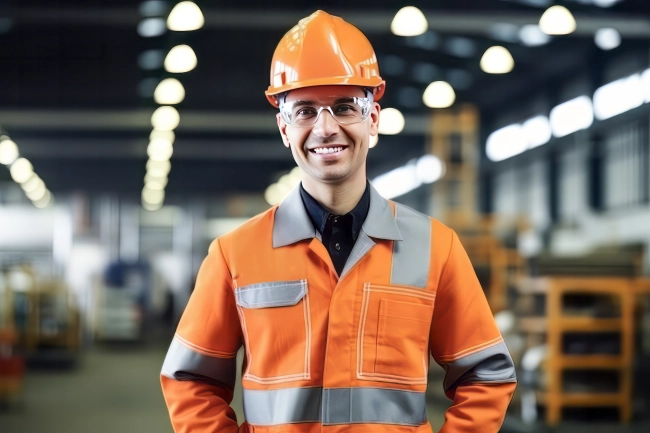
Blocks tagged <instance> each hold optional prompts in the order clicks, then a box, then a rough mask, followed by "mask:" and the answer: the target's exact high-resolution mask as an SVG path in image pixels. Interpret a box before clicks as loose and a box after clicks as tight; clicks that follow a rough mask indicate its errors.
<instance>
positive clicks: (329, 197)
mask: <svg viewBox="0 0 650 433" xmlns="http://www.w3.org/2000/svg"><path fill="white" fill-rule="evenodd" d="M302 186H303V188H305V191H307V192H308V193H309V195H311V196H312V197H314V199H316V201H318V202H319V203H320V204H322V205H323V207H324V208H325V209H327V210H328V211H329V212H330V213H331V214H334V215H345V214H347V213H348V212H350V211H351V210H352V209H354V207H355V206H356V205H357V203H359V200H361V197H362V196H363V193H364V191H365V190H366V176H365V173H363V176H357V178H355V179H349V180H347V181H346V182H342V183H340V184H329V183H321V182H315V181H314V180H313V179H311V178H308V177H307V176H305V178H303V180H302Z"/></svg>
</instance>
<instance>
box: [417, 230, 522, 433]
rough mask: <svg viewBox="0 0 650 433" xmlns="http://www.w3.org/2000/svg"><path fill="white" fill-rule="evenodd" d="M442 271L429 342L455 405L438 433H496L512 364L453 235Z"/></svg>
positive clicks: (511, 386) (508, 395)
mask: <svg viewBox="0 0 650 433" xmlns="http://www.w3.org/2000/svg"><path fill="white" fill-rule="evenodd" d="M443 266H444V268H443V270H442V272H441V274H440V282H439V285H438V292H437V295H436V305H435V308H434V313H433V320H432V324H431V334H430V339H429V341H430V350H431V355H432V356H433V359H434V360H435V361H436V362H437V363H438V364H440V365H441V366H442V367H443V368H444V370H445V379H444V390H445V394H446V395H447V397H449V398H450V399H451V400H453V404H452V406H451V407H450V408H449V409H448V410H447V413H446V414H445V424H444V425H443V427H442V429H441V430H440V433H461V432H462V433H465V432H467V433H469V432H471V433H496V432H498V431H499V429H500V428H501V424H502V423H503V419H504V417H505V412H506V409H507V407H508V404H509V403H510V400H511V399H512V395H513V393H514V390H515V387H516V382H517V379H516V375H515V368H514V364H513V362H512V358H511V357H510V353H509V352H508V349H507V347H506V345H505V343H504V341H503V338H502V336H501V333H500V332H499V329H498V328H497V326H496V323H495V321H494V317H493V316H492V312H491V311H490V307H489V305H488V303H487V300H486V298H485V295H484V293H483V290H482V289H481V286H480V284H479V282H478V279H477V277H476V274H475V272H474V268H473V267H472V264H471V263H470V261H469V258H468V257H467V253H466V252H465V250H464V249H463V247H462V245H461V243H460V240H459V239H458V236H457V235H456V233H454V232H452V233H451V247H450V250H449V256H448V258H447V261H446V263H445V264H444V265H443Z"/></svg>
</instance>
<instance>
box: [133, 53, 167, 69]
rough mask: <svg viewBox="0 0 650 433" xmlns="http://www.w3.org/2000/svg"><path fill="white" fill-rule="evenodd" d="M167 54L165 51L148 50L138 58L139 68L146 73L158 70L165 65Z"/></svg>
mask: <svg viewBox="0 0 650 433" xmlns="http://www.w3.org/2000/svg"><path fill="white" fill-rule="evenodd" d="M164 60H165V53H164V51H163V50H147V51H143V52H141V53H140V55H139V56H138V66H140V68H141V69H144V70H145V71H151V70H153V69H158V68H160V67H161V66H162V65H163V62H164Z"/></svg>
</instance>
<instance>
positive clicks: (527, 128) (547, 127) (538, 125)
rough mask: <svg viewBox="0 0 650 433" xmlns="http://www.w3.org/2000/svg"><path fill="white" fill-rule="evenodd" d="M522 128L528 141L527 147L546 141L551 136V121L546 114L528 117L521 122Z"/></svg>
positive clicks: (539, 144)
mask: <svg viewBox="0 0 650 433" xmlns="http://www.w3.org/2000/svg"><path fill="white" fill-rule="evenodd" d="M522 128H523V129H524V135H525V136H526V141H527V142H528V149H532V148H534V147H537V146H541V145H542V144H546V143H548V142H549V141H550V140H551V137H552V136H553V132H552V131H551V122H550V121H549V120H548V117H546V116H541V115H540V116H535V117H533V118H531V119H528V120H526V121H525V122H524V123H523V124H522Z"/></svg>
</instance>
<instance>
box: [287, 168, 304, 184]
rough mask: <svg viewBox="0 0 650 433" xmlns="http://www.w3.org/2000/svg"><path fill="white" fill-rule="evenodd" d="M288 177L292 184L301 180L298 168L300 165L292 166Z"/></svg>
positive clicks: (300, 172)
mask: <svg viewBox="0 0 650 433" xmlns="http://www.w3.org/2000/svg"><path fill="white" fill-rule="evenodd" d="M289 177H290V178H291V181H292V182H293V184H294V185H298V184H299V183H300V181H301V180H302V171H301V170H300V167H294V168H293V169H292V170H291V172H290V173H289Z"/></svg>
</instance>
